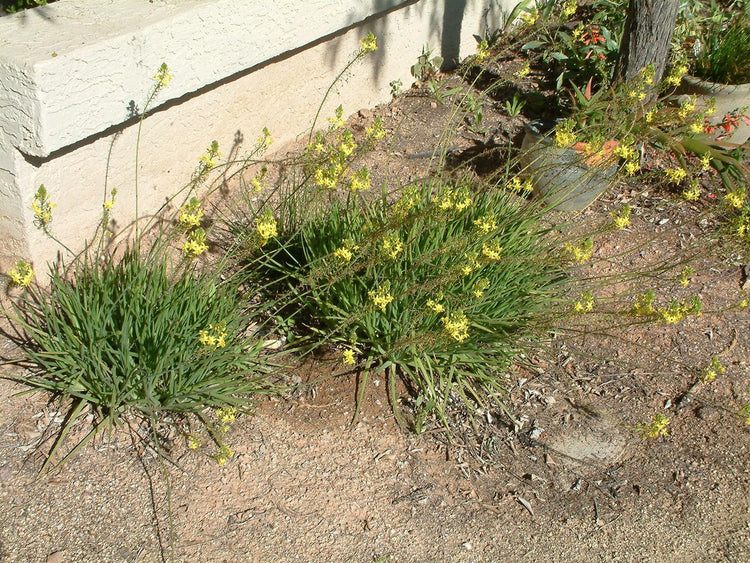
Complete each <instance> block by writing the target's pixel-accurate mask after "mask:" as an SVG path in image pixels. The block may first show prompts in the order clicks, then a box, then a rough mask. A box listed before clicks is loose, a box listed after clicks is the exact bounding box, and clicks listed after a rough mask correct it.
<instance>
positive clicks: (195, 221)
mask: <svg viewBox="0 0 750 563" xmlns="http://www.w3.org/2000/svg"><path fill="white" fill-rule="evenodd" d="M202 218H203V210H202V209H201V203H200V201H198V199H197V198H194V197H193V198H190V201H189V202H188V203H187V204H185V205H183V206H182V207H180V225H182V226H183V227H184V228H185V229H192V228H194V227H200V226H201V219H202Z"/></svg>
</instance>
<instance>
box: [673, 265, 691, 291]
mask: <svg viewBox="0 0 750 563" xmlns="http://www.w3.org/2000/svg"><path fill="white" fill-rule="evenodd" d="M694 273H695V270H693V269H692V268H691V267H690V266H685V267H684V268H683V269H682V271H681V272H680V275H679V276H677V283H679V284H680V285H681V286H682V287H687V286H689V285H690V276H692V275H693V274H694Z"/></svg>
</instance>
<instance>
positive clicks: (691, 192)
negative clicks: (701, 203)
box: [682, 180, 701, 201]
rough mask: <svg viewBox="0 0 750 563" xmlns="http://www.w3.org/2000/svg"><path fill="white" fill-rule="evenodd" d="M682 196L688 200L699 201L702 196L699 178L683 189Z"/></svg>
mask: <svg viewBox="0 0 750 563" xmlns="http://www.w3.org/2000/svg"><path fill="white" fill-rule="evenodd" d="M682 197H683V198H684V199H685V200H686V201H698V199H699V198H700V197H701V189H700V186H698V180H692V181H691V182H690V185H689V186H688V188H687V189H686V190H683V191H682Z"/></svg>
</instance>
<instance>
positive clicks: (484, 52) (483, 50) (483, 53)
mask: <svg viewBox="0 0 750 563" xmlns="http://www.w3.org/2000/svg"><path fill="white" fill-rule="evenodd" d="M489 56H490V44H489V42H488V41H487V40H486V39H482V40H481V41H480V42H479V44H478V45H477V54H476V55H475V59H476V61H477V62H480V63H481V62H482V61H483V60H485V59H487V58H488V57H489Z"/></svg>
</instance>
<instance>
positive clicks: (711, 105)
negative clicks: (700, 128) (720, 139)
mask: <svg viewBox="0 0 750 563" xmlns="http://www.w3.org/2000/svg"><path fill="white" fill-rule="evenodd" d="M715 113H716V98H709V99H708V100H706V109H704V110H703V115H705V116H706V117H711V116H712V115H713V114H715Z"/></svg>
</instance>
